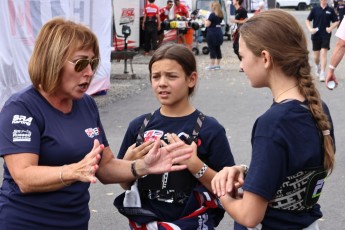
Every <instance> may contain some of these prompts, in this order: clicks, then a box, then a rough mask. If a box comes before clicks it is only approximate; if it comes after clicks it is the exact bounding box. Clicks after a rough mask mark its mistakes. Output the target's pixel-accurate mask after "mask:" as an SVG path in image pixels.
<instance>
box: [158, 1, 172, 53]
mask: <svg viewBox="0 0 345 230" xmlns="http://www.w3.org/2000/svg"><path fill="white" fill-rule="evenodd" d="M173 5H174V4H173V0H168V1H167V5H166V6H165V7H163V8H161V9H159V17H160V20H161V23H163V22H164V21H165V20H170V19H172V18H170V15H172V16H173V12H172V10H173ZM163 39H164V28H163V26H161V29H160V30H159V31H158V46H160V45H161V44H162V42H163Z"/></svg>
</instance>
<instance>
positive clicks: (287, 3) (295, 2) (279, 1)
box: [276, 0, 310, 10]
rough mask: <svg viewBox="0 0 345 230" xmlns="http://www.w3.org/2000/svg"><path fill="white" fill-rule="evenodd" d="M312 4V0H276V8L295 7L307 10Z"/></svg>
mask: <svg viewBox="0 0 345 230" xmlns="http://www.w3.org/2000/svg"><path fill="white" fill-rule="evenodd" d="M309 6H310V0H276V8H294V9H295V10H306V9H307V8H308V7H309Z"/></svg>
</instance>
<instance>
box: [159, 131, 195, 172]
mask: <svg viewBox="0 0 345 230" xmlns="http://www.w3.org/2000/svg"><path fill="white" fill-rule="evenodd" d="M167 137H168V141H169V144H173V143H176V142H180V141H182V140H181V139H180V138H179V137H178V136H177V135H176V134H174V133H172V134H170V133H168V134H167ZM182 142H183V141H182ZM183 143H184V142H183ZM164 144H165V145H166V143H165V142H164ZM185 146H190V147H192V149H193V152H192V155H191V157H190V158H188V159H186V160H184V161H181V162H180V164H183V165H186V166H187V168H188V169H190V168H191V167H192V166H193V165H195V163H196V162H197V161H199V158H198V153H197V148H198V147H197V145H196V143H195V142H194V141H193V142H192V143H191V144H190V145H188V144H185Z"/></svg>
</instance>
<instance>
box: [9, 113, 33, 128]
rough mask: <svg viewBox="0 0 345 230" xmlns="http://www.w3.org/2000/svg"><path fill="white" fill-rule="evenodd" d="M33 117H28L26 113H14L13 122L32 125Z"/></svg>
mask: <svg viewBox="0 0 345 230" xmlns="http://www.w3.org/2000/svg"><path fill="white" fill-rule="evenodd" d="M32 119H33V118H32V117H28V118H26V116H24V115H17V114H16V115H14V116H13V119H12V124H21V125H27V126H30V125H31V122H32Z"/></svg>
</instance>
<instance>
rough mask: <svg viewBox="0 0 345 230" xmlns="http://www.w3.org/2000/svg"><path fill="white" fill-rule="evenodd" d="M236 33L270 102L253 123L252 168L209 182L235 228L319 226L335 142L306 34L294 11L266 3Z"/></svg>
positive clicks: (247, 67) (245, 63)
mask: <svg viewBox="0 0 345 230" xmlns="http://www.w3.org/2000/svg"><path fill="white" fill-rule="evenodd" d="M287 34H288V35H289V36H286V35H287ZM240 35H241V36H240V40H239V44H240V46H239V52H240V55H241V57H242V62H241V67H242V68H243V70H244V72H245V74H246V75H247V76H248V79H249V81H250V83H251V85H252V86H253V87H254V88H262V87H268V88H269V89H270V90H271V92H272V95H273V104H272V106H271V107H270V108H269V109H268V110H267V111H266V112H265V113H264V114H263V115H261V116H260V117H259V118H258V119H257V120H256V122H255V125H254V127H253V131H252V140H251V142H252V158H251V162H250V166H249V168H248V167H246V166H244V165H241V166H234V167H226V168H224V169H223V170H222V171H220V172H219V173H218V174H217V175H216V176H215V177H214V179H213V181H212V189H213V191H214V193H216V194H217V195H218V196H219V197H220V200H221V202H222V205H223V206H224V208H225V210H226V211H227V212H228V213H229V215H231V216H232V217H233V219H234V220H235V222H236V224H235V229H247V228H254V229H308V230H312V229H315V230H316V229H318V226H317V225H318V224H317V220H318V219H319V218H321V217H322V212H321V210H320V205H319V204H318V203H317V201H318V199H319V197H320V194H321V190H322V186H323V184H324V181H325V178H326V176H327V175H329V174H330V173H331V172H332V170H333V167H334V152H335V145H334V141H333V140H334V131H333V125H332V120H331V116H330V113H329V110H328V107H327V105H326V104H325V103H324V102H323V101H322V100H321V98H320V94H319V92H318V90H317V89H316V87H315V85H314V83H313V77H312V75H311V73H310V70H311V68H310V64H309V52H308V46H307V40H306V38H305V34H304V32H303V29H302V28H301V26H300V25H299V24H298V22H297V21H296V19H295V18H294V17H293V16H292V15H291V14H289V13H287V12H284V11H282V10H269V11H264V12H261V13H260V14H258V15H255V17H252V18H250V19H248V21H246V22H245V23H244V24H243V25H242V27H241V30H240ZM267 35H269V36H267ZM244 176H245V179H244ZM239 187H242V189H243V194H237V189H238V188H239ZM239 195H241V197H239Z"/></svg>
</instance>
